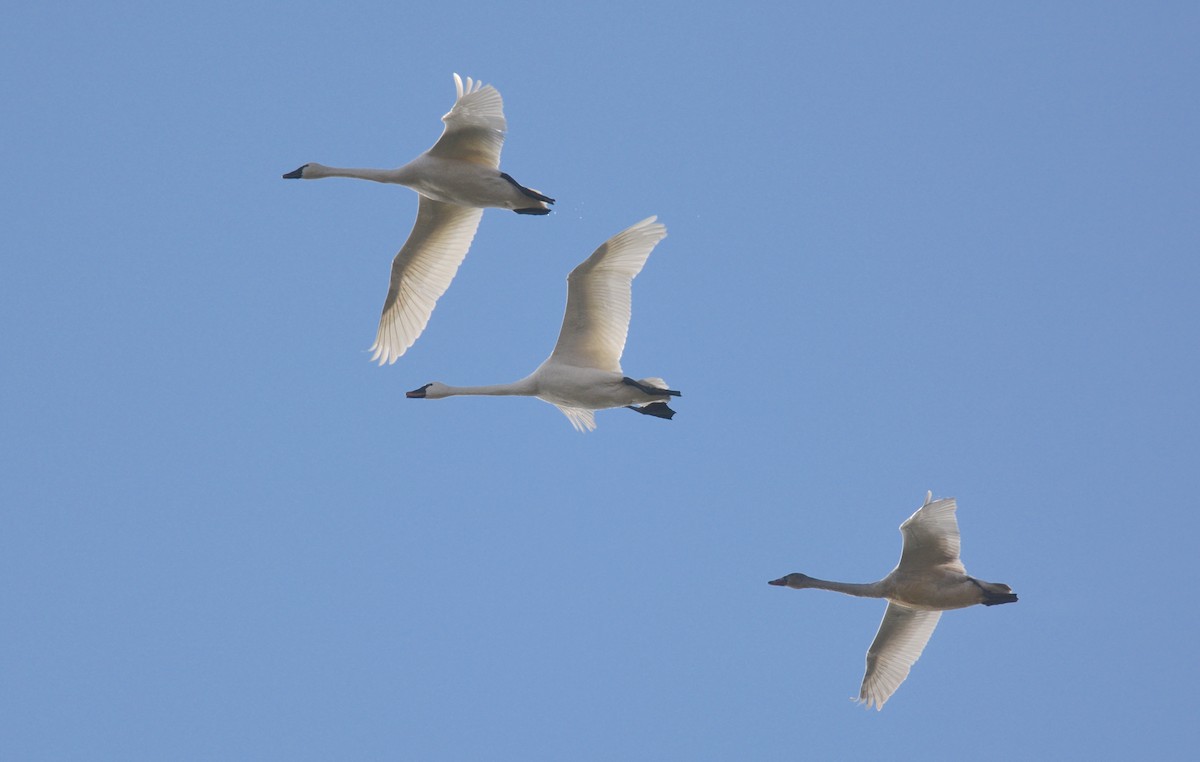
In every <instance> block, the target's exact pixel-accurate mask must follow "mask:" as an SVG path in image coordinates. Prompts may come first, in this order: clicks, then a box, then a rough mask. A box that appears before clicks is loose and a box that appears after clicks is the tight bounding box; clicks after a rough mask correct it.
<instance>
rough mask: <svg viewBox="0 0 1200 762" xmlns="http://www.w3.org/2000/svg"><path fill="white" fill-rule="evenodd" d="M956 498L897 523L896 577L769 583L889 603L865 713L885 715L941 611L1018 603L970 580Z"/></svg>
mask: <svg viewBox="0 0 1200 762" xmlns="http://www.w3.org/2000/svg"><path fill="white" fill-rule="evenodd" d="M956 508H957V505H956V503H955V501H954V498H946V499H943V500H934V499H933V493H932V492H928V493H926V495H925V504H924V505H922V506H921V507H920V508H918V509H917V512H916V513H914V514H913V515H912V516H910V517H909V518H908V520H907V521H905V522H904V523H903V524H901V525H900V534H901V535H902V536H903V537H904V548H903V550H902V551H901V553H900V563H899V564H897V565H896V568H895V569H893V570H892V573H891V574H889V575H887V576H886V577H884V578H883V579H881V580H879V581H878V582H871V583H869V584H865V585H864V584H854V583H849V582H827V581H826V580H823V579H815V578H813V577H808V576H806V575H804V574H789V575H787V576H786V577H780V578H779V579H776V580H771V581H770V582H769V583H768V584H771V585H782V586H786V587H793V588H796V589H797V590H802V589H804V588H809V587H813V588H817V589H819V590H834V591H836V592H839V593H846V594H847V595H857V596H861V597H864V598H887V600H888V605H887V610H886V611H884V614H883V621H882V622H880V624H879V632H877V633H875V641H874V642H873V643H871V647H870V648H869V649H868V650H867V673H866V675H865V676H864V677H863V682H862V689H861V690H860V691H859V694H858V700H859V702H860V703H866V705H867V707H868V708H869V707H871V706H872V705H874V706H875V708H876V709H882V708H883V704H884V702H885V701H887V700H888V699H889V698H890V697H891V695H892V694H893V693H895V691H896V689H897V688H899V687H900V683H902V682H904V678H906V677H908V670H909V669H910V668H911V667H912V665H913V664H914V663H915V662H916V661H917V659H918V658H919V657H920V656H921V651H923V650H924V649H925V644H926V643H928V642H929V636H930V635H932V634H933V628H934V627H936V626H937V623H938V618H939V617H941V615H942V612H943V611H948V610H949V609H961V608H966V607H967V606H973V605H975V604H976V603H982V604H983V605H984V606H996V605H999V604H1001V603H1014V602H1015V601H1016V600H1017V596H1016V595H1015V594H1014V593H1013V591H1012V588H1010V587H1009V586H1008V585H1003V584H1000V583H999V582H984V581H983V580H978V579H975V578H974V577H969V576H967V570H966V569H965V568H964V567H963V564H962V561H961V560H960V559H959V557H958V552H959V541H958V521H957V520H956V519H955V518H954V511H955V509H956Z"/></svg>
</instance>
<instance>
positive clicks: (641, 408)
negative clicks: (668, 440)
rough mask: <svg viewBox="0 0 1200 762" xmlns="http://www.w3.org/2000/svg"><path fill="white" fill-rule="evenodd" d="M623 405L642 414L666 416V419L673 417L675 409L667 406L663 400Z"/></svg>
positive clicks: (658, 416)
mask: <svg viewBox="0 0 1200 762" xmlns="http://www.w3.org/2000/svg"><path fill="white" fill-rule="evenodd" d="M625 407H627V408H629V409H630V410H633V411H635V412H638V413H641V414H642V415H652V416H654V417H655V418H666V419H667V420H668V421H669V420H671V419H672V418H674V417H675V411H674V410H672V409H671V408H669V407H667V403H665V402H651V403H650V404H648V405H626V406H625Z"/></svg>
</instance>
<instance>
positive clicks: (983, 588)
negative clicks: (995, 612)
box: [967, 577, 1017, 606]
mask: <svg viewBox="0 0 1200 762" xmlns="http://www.w3.org/2000/svg"><path fill="white" fill-rule="evenodd" d="M967 579H969V580H971V582H973V583H974V584H975V587H977V588H979V592H981V593H983V600H982V601H980V603H982V604H983V605H984V606H999V605H1000V604H1002V603H1016V602H1017V594H1016V593H1014V592H1013V591H1012V588H1011V587H1009V586H1008V585H1002V584H1000V583H999V582H983V581H982V580H978V579H975V578H974V577H967Z"/></svg>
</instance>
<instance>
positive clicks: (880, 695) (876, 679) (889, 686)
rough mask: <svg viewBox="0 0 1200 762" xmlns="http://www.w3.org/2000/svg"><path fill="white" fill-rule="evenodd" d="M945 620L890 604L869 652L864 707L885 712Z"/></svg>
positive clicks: (862, 691) (933, 613) (860, 696)
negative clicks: (940, 621)
mask: <svg viewBox="0 0 1200 762" xmlns="http://www.w3.org/2000/svg"><path fill="white" fill-rule="evenodd" d="M941 616H942V612H940V611H920V610H918V609H910V608H909V607H907V606H901V605H899V604H897V603H888V607H887V611H885V612H883V621H882V622H880V623H879V632H877V633H875V640H874V641H873V642H872V643H871V647H870V648H869V649H867V673H866V674H865V675H864V676H863V681H862V688H861V689H860V690H859V693H858V700H859V702H860V703H865V704H866V705H867V708H868V709H869V708H871V707H872V706H874V707H875V708H876V709H882V708H883V704H884V702H886V701H887V700H888V699H889V698H891V695H892V694H893V693H895V692H896V689H897V688H899V687H900V683H902V682H904V678H906V677H908V671H909V669H911V668H912V665H913V664H915V663H916V661H917V659H919V658H920V657H921V652H922V651H924V650H925V644H926V643H928V642H929V636H930V635H932V634H933V629H934V628H935V627H937V623H938V619H940V618H941Z"/></svg>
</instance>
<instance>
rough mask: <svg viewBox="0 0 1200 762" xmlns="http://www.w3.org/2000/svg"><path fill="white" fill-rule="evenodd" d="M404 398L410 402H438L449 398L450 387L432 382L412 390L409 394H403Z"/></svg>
mask: <svg viewBox="0 0 1200 762" xmlns="http://www.w3.org/2000/svg"><path fill="white" fill-rule="evenodd" d="M404 396H405V397H408V398H409V399H410V400H424V399H430V400H440V399H442V398H443V397H449V396H450V387H448V386H446V385H445V384H442V383H438V382H437V381H434V382H433V383H429V384H425V385H424V386H422V387H420V388H419V389H413V390H412V391H411V392H405V394H404Z"/></svg>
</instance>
